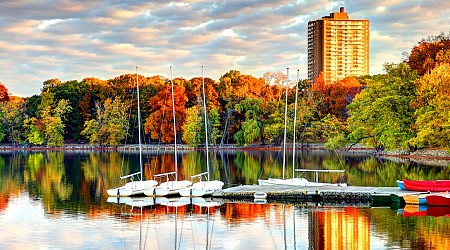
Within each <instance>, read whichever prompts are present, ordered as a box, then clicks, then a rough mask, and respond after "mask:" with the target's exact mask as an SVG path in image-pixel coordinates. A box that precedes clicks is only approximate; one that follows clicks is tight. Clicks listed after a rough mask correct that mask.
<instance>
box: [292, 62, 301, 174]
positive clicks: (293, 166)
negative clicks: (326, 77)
mask: <svg viewBox="0 0 450 250" xmlns="http://www.w3.org/2000/svg"><path fill="white" fill-rule="evenodd" d="M299 72H300V70H299V69H297V81H296V82H295V107H294V141H293V142H292V178H294V177H295V176H294V173H295V124H296V123H297V96H298V80H299V78H298V75H299Z"/></svg>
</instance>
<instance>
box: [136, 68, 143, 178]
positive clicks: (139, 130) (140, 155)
mask: <svg viewBox="0 0 450 250" xmlns="http://www.w3.org/2000/svg"><path fill="white" fill-rule="evenodd" d="M136 89H137V110H138V137H139V167H140V170H141V181H142V180H143V179H142V176H143V169H142V142H141V107H140V104H139V102H140V101H139V75H138V67H136Z"/></svg>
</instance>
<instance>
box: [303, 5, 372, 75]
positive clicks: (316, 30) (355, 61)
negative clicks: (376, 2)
mask: <svg viewBox="0 0 450 250" xmlns="http://www.w3.org/2000/svg"><path fill="white" fill-rule="evenodd" d="M369 31H370V27H369V20H367V19H364V20H352V19H349V18H348V13H347V12H345V11H344V7H341V8H340V11H339V12H333V13H330V15H329V16H324V17H322V19H319V20H315V21H309V22H308V79H309V80H310V81H312V82H313V81H314V79H315V78H316V77H317V76H318V75H319V74H320V73H321V72H322V73H323V77H324V80H325V82H326V83H334V82H336V81H338V80H341V79H343V78H345V77H347V76H360V75H368V74H369Z"/></svg>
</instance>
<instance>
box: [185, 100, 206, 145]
mask: <svg viewBox="0 0 450 250" xmlns="http://www.w3.org/2000/svg"><path fill="white" fill-rule="evenodd" d="M200 109H201V108H200V106H198V105H197V106H192V107H190V108H188V109H187V110H186V121H185V122H184V124H183V126H182V130H183V134H182V136H181V138H182V139H183V141H184V142H186V143H187V144H189V145H192V146H198V145H200V144H202V136H201V135H202V125H201V124H202V117H201V112H200Z"/></svg>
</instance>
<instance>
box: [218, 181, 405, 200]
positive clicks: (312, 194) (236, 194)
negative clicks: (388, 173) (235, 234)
mask: <svg viewBox="0 0 450 250" xmlns="http://www.w3.org/2000/svg"><path fill="white" fill-rule="evenodd" d="M407 193H411V192H410V191H402V190H400V189H399V188H398V187H362V186H333V185H329V186H315V187H312V186H309V187H308V186H289V185H241V186H236V187H232V188H227V189H223V190H222V191H220V192H215V193H213V195H212V196H213V197H217V198H219V197H220V198H225V199H231V200H249V201H253V200H259V199H260V197H265V198H264V200H266V201H268V202H270V201H274V202H324V203H339V204H342V203H344V204H359V203H370V202H372V201H373V196H375V195H376V196H378V197H380V196H382V197H390V196H391V195H397V196H402V195H404V194H407Z"/></svg>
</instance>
